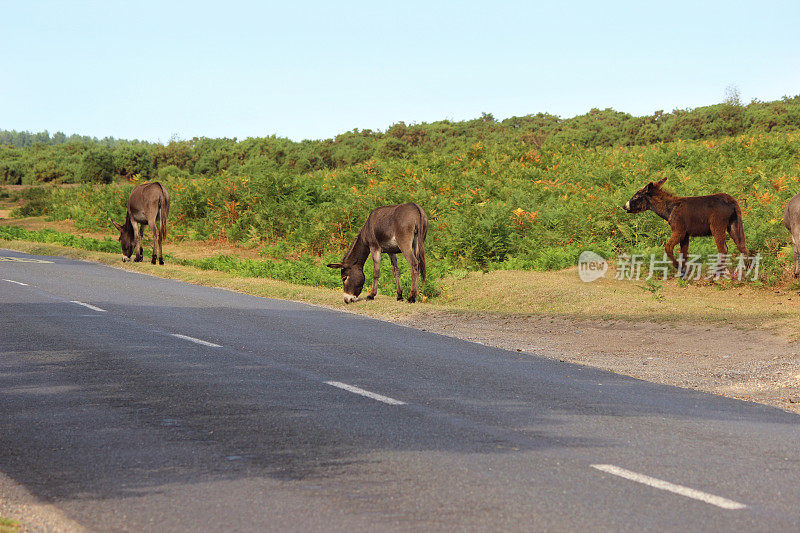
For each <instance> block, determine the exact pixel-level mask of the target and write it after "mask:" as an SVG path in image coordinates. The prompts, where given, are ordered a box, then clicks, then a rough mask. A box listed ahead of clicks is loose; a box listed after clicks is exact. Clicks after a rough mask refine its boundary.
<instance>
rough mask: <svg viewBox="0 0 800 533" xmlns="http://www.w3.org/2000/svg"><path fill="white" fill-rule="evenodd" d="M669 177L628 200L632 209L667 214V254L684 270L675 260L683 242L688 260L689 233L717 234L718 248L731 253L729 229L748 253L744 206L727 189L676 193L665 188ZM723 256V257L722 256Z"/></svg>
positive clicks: (651, 183) (743, 250) (675, 264)
mask: <svg viewBox="0 0 800 533" xmlns="http://www.w3.org/2000/svg"><path fill="white" fill-rule="evenodd" d="M665 181H667V178H664V179H662V180H661V181H657V182H655V183H653V182H652V181H651V182H650V183H648V184H647V185H645V186H644V187H642V188H641V189H639V190H638V191H636V194H634V195H633V197H632V198H631V199H630V200H628V203H626V204H625V207H624V209H625V211H627V212H628V213H641V212H642V211H647V210H648V209H651V210H652V211H653V212H654V213H655V214H657V215H658V216H660V217H661V218H663V219H664V220H666V221H667V222H668V223H669V226H670V227H671V228H672V235H671V236H670V238H669V240H668V241H667V244H666V250H667V256H669V258H670V259H671V260H672V264H673V265H674V266H675V268H677V269H678V274H679V275H683V276H686V275H687V273H686V272H683V273H682V274H681V267H680V266H679V264H678V261H676V260H675V255H674V254H673V251H674V249H675V245H676V244H678V243H680V245H681V256H682V257H683V260H684V261H685V260H686V259H687V258H688V255H687V254H688V252H689V237H704V236H708V235H713V236H714V242H715V243H716V245H717V252H719V253H720V254H723V255H727V254H728V246H727V245H726V243H725V240H726V238H727V237H726V235H725V232H726V231H728V232H729V233H730V234H731V238H733V242H734V243H735V244H736V247H737V248H738V249H739V251H740V252H741V253H743V254H744V255H745V256H747V246H746V245H745V239H744V227H743V226H742V210H741V209H740V208H739V204H738V203H737V202H736V200H735V199H734V198H733V196H731V195H729V194H725V193H717V194H710V195H708V196H675V195H673V194H671V193H669V192H667V191H665V190H663V189H662V188H661V186H662V185H663V184H664V182H665ZM718 260H719V258H718Z"/></svg>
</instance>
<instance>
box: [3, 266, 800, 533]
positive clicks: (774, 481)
mask: <svg viewBox="0 0 800 533" xmlns="http://www.w3.org/2000/svg"><path fill="white" fill-rule="evenodd" d="M0 256H2V258H3V260H0V471H2V472H3V473H4V474H6V475H7V476H8V477H10V478H12V479H13V480H15V481H16V482H17V483H19V484H20V485H22V486H23V487H24V488H25V489H26V490H27V491H29V492H30V493H31V494H32V495H33V497H35V498H36V499H38V500H40V501H43V502H48V503H50V504H52V505H53V506H54V507H55V508H57V509H58V510H59V511H60V512H62V513H63V514H64V516H66V517H68V518H69V519H71V520H73V521H75V522H76V523H78V524H81V525H82V526H84V527H86V528H88V529H90V530H99V531H269V530H294V531H340V530H348V531H349V530H358V531H361V530H373V531H392V530H402V531H408V530H426V531H429V530H448V531H451V530H491V531H497V530H506V531H514V530H524V531H576V530H582V529H588V530H591V531H643V530H647V531H657V530H665V531H789V530H793V531H797V530H799V529H800V505H799V504H798V496H800V417H797V416H796V415H792V414H788V413H785V412H783V411H780V410H777V409H773V408H769V407H765V406H761V405H757V404H751V403H746V402H740V401H736V400H730V399H727V398H722V397H717V396H712V395H708V394H703V393H698V392H694V391H689V390H684V389H679V388H674V387H667V386H662V385H655V384H651V383H647V382H643V381H639V380H635V379H631V378H628V377H624V376H619V375H615V374H612V373H608V372H603V371H598V370H594V369H591V368H585V367H581V366H576V365H570V364H566V363H560V362H558V361H553V360H550V359H544V358H541V357H537V356H535V355H532V354H527V353H517V352H508V351H503V350H498V349H494V348H489V347H486V346H482V345H477V344H472V343H468V342H463V341H460V340H456V339H452V338H448V337H443V336H440V335H435V334H430V333H426V332H422V331H418V330H414V329H409V328H404V327H400V326H396V325H393V324H390V323H385V322H381V321H376V320H371V319H367V318H363V317H360V316H354V315H351V314H347V313H340V312H335V311H331V310H327V309H323V308H319V307H313V306H309V305H304V304H299V303H292V302H284V301H277V300H270V299H265V298H257V297H252V296H246V295H242V294H238V293H235V292H232V291H227V290H220V289H213V288H207V287H199V286H195V285H190V284H186V283H181V282H177V281H172V280H164V279H159V278H156V277H151V276H146V275H140V274H136V273H131V272H127V271H123V270H118V269H114V268H110V267H107V266H102V265H97V264H93V263H87V262H81V261H74V260H69V259H64V258H57V257H34V256H30V255H26V254H22V253H18V252H12V251H9V250H0ZM34 259H39V260H43V261H48V262H31V260H34ZM153 270H154V271H157V267H153ZM355 305H370V303H369V302H360V303H357V304H355ZM404 305H407V304H404ZM417 305H419V304H417Z"/></svg>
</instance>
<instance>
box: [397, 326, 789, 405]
mask: <svg viewBox="0 0 800 533" xmlns="http://www.w3.org/2000/svg"><path fill="white" fill-rule="evenodd" d="M396 321H397V322H398V323H400V324H403V325H406V326H410V327H414V328H419V329H423V330H427V331H432V332H435V333H440V334H442V335H448V336H451V337H456V338H459V339H463V340H468V341H473V342H479V343H481V344H486V345H489V346H495V347H498V348H503V349H506V350H512V351H513V350H516V351H522V352H529V353H532V354H536V355H542V356H545V357H550V358H554V359H559V360H561V361H568V362H571V363H578V364H582V365H588V366H593V367H597V368H602V369H605V370H610V371H612V372H617V373H619V374H625V375H628V376H632V377H635V378H639V379H644V380H647V381H652V382H656V383H663V384H667V385H675V386H678V387H684V388H690V389H698V390H703V391H706V392H711V393H714V394H720V395H722V396H729V397H732V398H738V399H741V400H747V401H753V402H759V403H764V404H768V405H773V406H775V407H779V408H781V409H784V410H787V411H792V412H795V413H800V356H798V353H799V352H800V343H799V342H798V341H792V340H789V338H787V337H783V336H779V335H776V334H773V333H769V332H766V331H758V330H755V331H753V330H741V329H735V328H732V327H727V326H722V327H721V326H714V325H698V324H685V323H670V324H659V323H655V322H630V321H622V320H616V321H615V320H611V321H608V320H581V319H572V318H561V317H531V316H503V317H498V316H494V315H491V314H480V315H471V314H466V313H441V312H436V313H419V314H415V315H411V316H408V317H402V318H399V319H398V320H396Z"/></svg>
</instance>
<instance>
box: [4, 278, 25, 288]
mask: <svg viewBox="0 0 800 533" xmlns="http://www.w3.org/2000/svg"><path fill="white" fill-rule="evenodd" d="M3 281H7V282H9V283H15V284H17V285H22V286H23V287H27V286H28V284H27V283H22V282H21V281H14V280H13V279H4V280H3Z"/></svg>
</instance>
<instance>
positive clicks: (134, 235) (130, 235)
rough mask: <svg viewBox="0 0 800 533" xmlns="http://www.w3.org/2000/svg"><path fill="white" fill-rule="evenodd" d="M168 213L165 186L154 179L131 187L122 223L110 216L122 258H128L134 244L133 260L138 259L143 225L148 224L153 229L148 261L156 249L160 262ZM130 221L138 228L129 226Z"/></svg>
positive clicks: (167, 196)
mask: <svg viewBox="0 0 800 533" xmlns="http://www.w3.org/2000/svg"><path fill="white" fill-rule="evenodd" d="M168 215H169V193H168V192H167V189H166V187H164V186H163V185H161V184H160V183H158V182H157V181H156V182H153V183H143V184H141V185H137V186H136V187H134V188H133V190H132V191H131V195H130V197H129V198H128V214H127V215H126V216H125V223H124V224H117V223H116V222H114V221H113V220H112V221H111V223H112V224H114V227H115V228H117V229H118V230H119V242H120V244H121V245H122V253H123V254H124V257H123V258H122V260H123V261H127V260H128V259H130V258H131V254H132V253H133V249H134V248H136V258H135V259H134V261H141V260H142V240H143V237H144V227H145V226H150V227H151V228H152V229H153V259H152V260H151V261H150V262H151V263H153V264H154V265H155V264H156V250H158V264H159V265H163V264H164V256H163V254H162V251H161V242H162V241H163V240H164V238H165V237H166V236H167V216H168ZM156 220H158V222H159V224H158V225H156ZM134 222H136V223H137V224H138V225H139V231H138V232H134V230H133V223H134Z"/></svg>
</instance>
